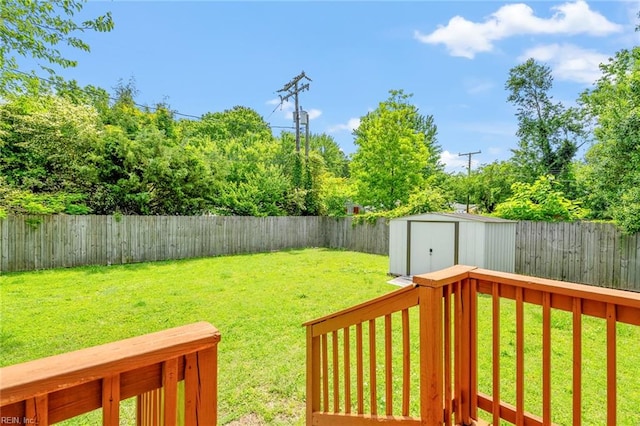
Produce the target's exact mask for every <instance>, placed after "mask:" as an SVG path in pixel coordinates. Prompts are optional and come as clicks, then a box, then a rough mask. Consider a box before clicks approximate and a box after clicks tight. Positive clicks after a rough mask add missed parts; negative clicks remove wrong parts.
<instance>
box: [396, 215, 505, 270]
mask: <svg viewBox="0 0 640 426" xmlns="http://www.w3.org/2000/svg"><path fill="white" fill-rule="evenodd" d="M515 252H516V222H514V221H511V220H505V219H499V218H494V217H486V216H479V215H473V214H466V213H425V214H420V215H414V216H407V217H401V218H397V219H392V220H391V221H390V223H389V272H390V273H391V274H393V275H416V274H424V273H427V272H432V271H437V270H440V269H443V268H447V267H449V266H453V265H457V264H462V265H470V266H478V267H480V268H487V269H493V270H496V271H503V272H514V270H515Z"/></svg>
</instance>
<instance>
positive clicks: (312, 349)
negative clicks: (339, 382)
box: [307, 325, 320, 426]
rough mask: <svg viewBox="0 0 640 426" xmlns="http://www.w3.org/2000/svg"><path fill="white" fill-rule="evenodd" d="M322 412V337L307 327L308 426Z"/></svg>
mask: <svg viewBox="0 0 640 426" xmlns="http://www.w3.org/2000/svg"><path fill="white" fill-rule="evenodd" d="M316 411H320V336H315V337H314V336H313V326H312V325H309V326H307V425H309V426H310V425H311V424H312V423H313V413H314V412H316Z"/></svg>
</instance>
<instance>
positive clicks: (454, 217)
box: [392, 213, 516, 223]
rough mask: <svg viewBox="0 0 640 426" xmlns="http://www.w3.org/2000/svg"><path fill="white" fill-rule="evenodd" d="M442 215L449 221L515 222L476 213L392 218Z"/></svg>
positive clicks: (425, 215)
mask: <svg viewBox="0 0 640 426" xmlns="http://www.w3.org/2000/svg"><path fill="white" fill-rule="evenodd" d="M434 215H435V216H443V217H445V218H448V219H450V220H451V221H453V222H455V221H462V222H464V221H473V222H486V223H516V221H513V220H507V219H502V218H499V217H491V216H481V215H478V214H469V213H423V214H416V215H412V216H405V217H399V218H396V219H392V220H420V219H423V220H428V219H429V216H434Z"/></svg>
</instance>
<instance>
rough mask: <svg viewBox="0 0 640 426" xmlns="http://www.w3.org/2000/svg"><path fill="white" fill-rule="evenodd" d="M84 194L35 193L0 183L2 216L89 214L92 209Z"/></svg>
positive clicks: (0, 212)
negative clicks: (87, 204) (85, 203)
mask: <svg viewBox="0 0 640 426" xmlns="http://www.w3.org/2000/svg"><path fill="white" fill-rule="evenodd" d="M83 199H84V196H83V195H82V194H68V193H64V192H60V193H56V194H35V193H33V192H31V191H27V190H21V189H14V188H10V187H8V186H6V185H0V217H1V216H2V212H4V214H5V215H6V214H7V213H11V214H24V215H49V214H58V213H66V214H89V213H90V212H91V210H90V209H89V208H88V207H87V206H86V205H84V204H82V201H83Z"/></svg>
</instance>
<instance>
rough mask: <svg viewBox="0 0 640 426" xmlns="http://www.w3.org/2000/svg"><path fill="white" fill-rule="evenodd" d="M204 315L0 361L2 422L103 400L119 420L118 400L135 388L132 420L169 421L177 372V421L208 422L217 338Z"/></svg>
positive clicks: (49, 418)
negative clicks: (49, 353) (127, 335)
mask: <svg viewBox="0 0 640 426" xmlns="http://www.w3.org/2000/svg"><path fill="white" fill-rule="evenodd" d="M219 340H220V333H219V332H218V330H216V329H215V328H214V327H213V326H212V325H211V324H209V323H206V322H200V323H195V324H191V325H187V326H183V327H177V328H173V329H169V330H165V331H160V332H157V333H152V334H147V335H144V336H139V337H134V338H131V339H126V340H121V341H118V342H114V343H109V344H106V345H101V346H96V347H92V348H87V349H82V350H79V351H75V352H69V353H66V354H61V355H56V356H52V357H48V358H43V359H39V360H35V361H30V362H26V363H23V364H17V365H12V366H9V367H4V368H2V369H0V410H1V417H2V423H3V424H24V425H29V424H37V425H39V426H42V425H48V424H52V423H56V422H60V421H62V420H66V419H69V418H71V417H75V416H78V415H80V414H83V413H87V412H89V411H92V410H95V409H98V408H100V407H102V418H103V425H109V426H117V425H119V424H120V401H122V400H125V399H128V398H131V397H136V396H137V424H138V425H159V424H163V425H175V424H176V423H177V421H178V412H179V411H181V410H180V409H179V407H178V400H179V398H178V394H179V392H178V382H180V381H183V380H184V392H183V393H182V394H183V395H184V401H183V403H184V410H183V412H184V424H187V425H206V426H209V425H215V424H216V419H217V344H218V342H219Z"/></svg>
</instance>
